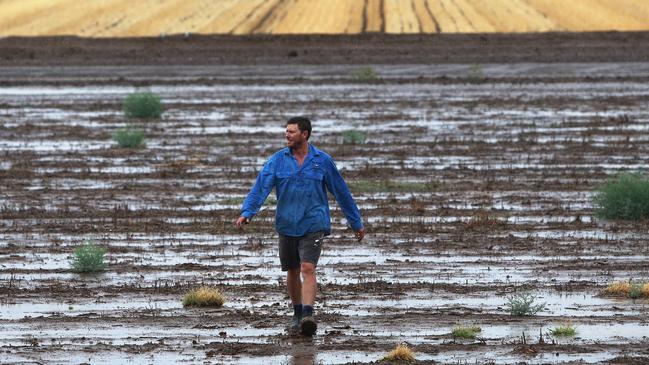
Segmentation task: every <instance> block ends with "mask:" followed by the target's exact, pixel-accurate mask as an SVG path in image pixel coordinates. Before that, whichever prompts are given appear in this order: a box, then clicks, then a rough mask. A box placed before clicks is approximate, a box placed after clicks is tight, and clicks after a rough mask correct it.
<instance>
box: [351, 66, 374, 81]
mask: <svg viewBox="0 0 649 365" xmlns="http://www.w3.org/2000/svg"><path fill="white" fill-rule="evenodd" d="M352 77H353V78H354V80H356V81H361V82H372V81H378V80H379V75H378V74H377V73H376V71H374V68H373V67H372V66H365V67H362V68H360V69H358V70H356V71H355V72H354V73H353V74H352Z"/></svg>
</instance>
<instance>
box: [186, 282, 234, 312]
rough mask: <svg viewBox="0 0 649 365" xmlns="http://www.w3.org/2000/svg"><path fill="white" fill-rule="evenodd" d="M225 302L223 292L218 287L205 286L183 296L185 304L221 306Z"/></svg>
mask: <svg viewBox="0 0 649 365" xmlns="http://www.w3.org/2000/svg"><path fill="white" fill-rule="evenodd" d="M223 303H225V298H224V297H223V294H221V292H220V291H219V290H218V289H216V288H210V287H207V286H204V287H202V288H198V289H194V290H191V291H190V292H189V293H187V294H185V297H184V298H183V306H185V307H187V306H198V307H220V306H222V305H223Z"/></svg>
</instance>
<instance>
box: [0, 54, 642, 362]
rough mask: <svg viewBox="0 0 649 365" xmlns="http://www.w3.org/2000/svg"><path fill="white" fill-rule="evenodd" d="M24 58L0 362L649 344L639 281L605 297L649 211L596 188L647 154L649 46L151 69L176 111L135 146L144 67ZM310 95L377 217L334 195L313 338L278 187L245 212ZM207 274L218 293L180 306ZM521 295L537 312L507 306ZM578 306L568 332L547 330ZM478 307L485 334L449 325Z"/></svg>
mask: <svg viewBox="0 0 649 365" xmlns="http://www.w3.org/2000/svg"><path fill="white" fill-rule="evenodd" d="M630 68H631V69H632V72H631V71H629V70H630ZM20 70H23V71H24V69H22V68H20V67H13V68H11V67H6V68H3V69H1V70H0V74H1V75H3V77H4V78H5V80H10V81H11V82H10V83H11V84H12V85H13V86H12V85H9V86H5V87H3V88H2V89H0V151H2V154H3V158H2V161H1V162H0V179H1V181H2V194H0V207H1V211H0V291H1V292H2V296H1V298H2V302H1V303H0V324H1V325H0V359H2V362H3V363H5V362H9V363H68V362H72V363H83V362H89V363H92V364H101V363H106V364H109V363H118V362H122V363H124V362H127V361H128V362H131V363H136V364H137V363H141V364H148V363H177V362H178V363H214V364H217V363H218V364H221V363H233V364H250V363H266V364H275V363H284V364H312V363H322V364H343V363H351V362H357V363H369V362H375V361H378V360H379V359H381V357H382V356H383V355H385V354H386V353H387V352H388V351H389V350H391V349H393V348H394V347H395V346H396V345H397V344H400V343H406V344H408V345H409V346H410V347H411V348H412V349H413V350H414V351H415V356H416V357H417V359H418V360H419V361H421V362H422V363H446V364H458V363H460V364H464V363H471V364H472V363H489V362H493V363H498V364H508V363H512V364H515V363H529V364H578V363H579V364H581V363H614V364H641V363H647V362H649V352H648V351H647V348H649V338H648V337H647V336H649V316H648V315H649V302H648V301H647V300H636V301H632V300H629V299H620V298H611V297H606V296H602V295H600V291H601V289H603V288H604V287H605V286H606V285H607V284H609V283H611V282H613V281H616V280H629V279H633V280H637V281H642V280H645V281H646V280H647V279H649V264H648V263H649V260H648V258H649V247H648V246H647V244H646V242H647V240H648V239H649V230H648V227H647V225H646V223H644V222H642V223H623V222H604V221H601V220H599V219H596V218H594V217H593V213H594V207H593V205H592V198H593V196H594V187H595V186H597V185H598V184H601V183H602V182H604V181H605V180H606V179H607V178H608V177H610V176H613V175H615V174H617V173H620V172H626V171H636V170H642V169H644V168H646V166H647V165H648V164H649V134H648V133H647V132H648V131H649V124H648V122H649V111H648V110H647V108H646V100H647V98H648V97H649V84H647V83H646V79H644V78H645V77H647V76H649V67H647V65H646V64H643V63H634V64H590V65H579V64H519V65H503V64H497V65H496V64H493V65H486V66H484V68H481V69H479V68H478V69H477V68H476V67H475V66H469V65H445V66H440V67H437V68H436V67H433V66H425V67H424V66H418V67H415V66H408V65H394V66H387V65H383V66H380V67H377V70H378V71H379V73H380V74H383V75H385V80H384V81H383V82H380V83H362V82H355V81H354V80H353V79H352V78H351V77H349V76H348V75H349V72H352V71H353V70H352V67H350V66H347V67H337V66H309V67H302V68H300V67H297V66H290V67H288V66H287V67H282V66H274V67H267V68H264V67H259V68H254V67H241V68H237V67H236V66H228V67H220V68H219V67H216V68H203V69H201V68H200V67H194V68H192V69H191V70H190V69H187V70H185V72H183V71H182V70H183V69H181V71H177V70H176V71H175V72H176V74H173V75H170V74H169V73H168V72H166V71H165V69H164V68H150V69H147V70H146V72H147V73H146V80H147V82H146V83H147V85H146V89H150V90H152V91H154V92H156V93H159V94H160V95H161V96H162V98H163V101H164V104H165V106H166V112H165V114H164V116H163V118H162V120H160V121H146V122H133V123H135V124H136V125H139V126H140V127H142V128H144V129H145V131H146V136H147V140H146V147H145V148H141V149H136V150H125V149H119V148H116V147H115V143H114V142H113V141H112V140H111V136H112V134H113V133H114V132H115V131H116V130H117V129H118V128H120V127H123V126H125V125H126V124H127V122H128V121H127V120H126V119H125V118H124V117H123V115H122V113H121V110H120V108H121V101H122V100H123V98H124V97H125V96H126V95H128V94H129V93H131V92H133V91H134V90H135V88H134V87H133V86H132V85H133V84H134V83H135V84H141V83H142V79H141V78H138V77H139V76H138V75H141V74H139V73H138V72H135V71H132V70H131V71H129V68H128V67H121V68H114V69H113V68H83V67H80V68H74V69H72V68H69V69H66V68H56V69H52V70H49V69H47V68H46V67H40V68H39V67H32V68H31V71H29V72H22V71H20ZM584 70H587V71H588V72H585V71H584ZM478 71H479V72H478ZM206 74H211V75H212V76H213V77H212V78H207V79H206ZM422 74H425V75H427V76H430V77H432V78H431V79H426V78H424V79H422V78H421V75H422ZM88 75H92V77H89V76H88ZM232 75H239V76H238V77H232ZM291 75H292V76H291ZM294 76H297V77H298V78H295V77H294ZM484 77H487V79H484ZM21 80H22V81H24V85H21ZM131 81H133V82H132V83H131ZM298 114H304V115H309V116H311V117H312V118H313V120H314V121H315V123H314V134H313V137H312V141H311V142H312V143H313V144H314V145H316V146H318V147H320V148H322V149H324V150H325V151H327V152H329V153H330V154H331V155H333V156H334V158H335V159H336V160H337V164H338V167H339V168H340V169H341V170H342V171H343V174H344V176H345V178H346V179H347V181H348V182H349V183H350V185H351V189H352V191H353V193H354V195H355V197H356V199H357V202H358V204H359V206H360V208H361V211H362V214H363V217H364V220H365V222H366V228H367V231H368V236H367V239H366V240H365V241H363V242H362V243H360V244H359V243H357V242H355V241H354V240H353V239H352V234H351V232H349V230H347V229H346V224H345V222H344V219H343V217H342V214H341V212H340V210H339V209H338V208H337V206H336V205H335V203H333V202H332V204H333V207H334V209H333V210H334V211H333V219H334V222H333V228H334V230H333V234H332V236H330V237H329V238H328V239H327V241H326V243H325V248H324V251H323V255H322V259H321V262H320V263H321V265H320V267H319V270H318V275H319V281H320V283H321V285H320V291H319V293H318V304H317V307H316V311H317V314H318V318H319V321H320V327H319V332H318V334H317V335H316V336H315V337H314V338H313V339H307V338H302V337H299V336H291V335H288V334H287V333H286V332H285V330H284V326H285V324H287V322H288V320H289V317H288V315H289V314H290V313H289V309H288V299H287V297H286V295H285V294H284V291H285V290H284V283H283V275H282V273H281V272H280V270H279V267H278V260H277V257H276V256H277V250H276V236H275V234H274V232H273V212H274V207H273V205H272V204H268V205H267V206H266V207H265V208H264V210H263V211H262V212H261V213H260V215H259V216H258V217H257V218H256V219H255V220H254V224H252V225H250V226H248V227H246V231H245V232H243V233H241V232H237V231H235V230H234V229H233V227H232V222H233V221H234V219H235V218H236V217H237V215H238V212H239V205H240V203H241V201H242V199H243V197H244V196H245V194H246V193H247V190H248V189H249V187H250V185H251V183H252V181H253V179H254V177H255V174H256V171H258V170H259V168H260V167H261V164H262V163H263V161H264V160H265V159H266V157H267V156H269V155H270V154H271V153H272V152H274V151H275V150H277V149H279V148H281V147H282V146H283V130H284V128H283V125H282V122H283V121H284V120H285V119H286V117H287V116H291V115H298ZM350 130H358V131H361V132H362V133H363V134H364V135H365V137H366V141H365V143H362V144H346V143H344V138H343V133H344V132H345V131H350ZM88 239H91V240H94V241H95V242H96V243H97V244H100V245H102V246H104V247H106V248H107V249H108V254H107V261H108V268H107V270H106V271H105V272H104V273H102V274H98V275H79V274H76V273H74V272H73V271H72V270H71V269H70V263H69V262H70V257H71V254H72V251H73V250H74V248H75V247H77V246H78V245H80V244H82V243H83V242H84V241H85V240H88ZM200 285H213V286H216V287H218V288H220V289H221V290H222V291H223V292H224V293H225V295H226V297H227V302H226V304H225V306H224V307H223V308H220V309H209V310H205V309H185V308H183V306H182V304H181V298H182V296H183V294H184V293H185V292H186V291H188V290H189V289H191V288H195V287H197V286H200ZM524 292H529V293H532V294H534V295H536V296H537V299H536V302H537V303H545V304H546V309H545V310H544V311H542V312H540V313H539V314H538V315H536V316H530V317H514V316H510V314H509V313H508V305H507V303H508V298H510V297H512V296H513V295H516V294H517V293H524ZM566 323H571V324H572V325H573V326H574V327H576V329H577V335H576V336H575V337H572V338H556V337H553V336H552V335H550V334H549V332H550V330H551V329H553V328H554V327H556V326H559V325H562V324H566ZM466 325H477V326H480V327H481V329H482V331H481V332H480V333H479V335H478V338H477V339H475V340H460V339H454V338H453V337H452V336H451V335H450V332H451V331H452V329H453V328H454V327H457V326H466Z"/></svg>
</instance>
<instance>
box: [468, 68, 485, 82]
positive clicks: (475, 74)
mask: <svg viewBox="0 0 649 365" xmlns="http://www.w3.org/2000/svg"><path fill="white" fill-rule="evenodd" d="M468 78H469V80H471V81H480V80H482V79H484V72H483V71H482V66H481V65H477V64H473V65H471V67H470V68H469V75H468Z"/></svg>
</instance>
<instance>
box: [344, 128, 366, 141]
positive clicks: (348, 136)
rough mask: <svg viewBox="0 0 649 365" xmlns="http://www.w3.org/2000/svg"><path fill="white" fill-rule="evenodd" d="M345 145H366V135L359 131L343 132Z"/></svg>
mask: <svg viewBox="0 0 649 365" xmlns="http://www.w3.org/2000/svg"><path fill="white" fill-rule="evenodd" d="M343 143H344V144H363V143H365V134H363V132H360V131H357V130H351V131H344V132H343Z"/></svg>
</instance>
